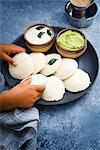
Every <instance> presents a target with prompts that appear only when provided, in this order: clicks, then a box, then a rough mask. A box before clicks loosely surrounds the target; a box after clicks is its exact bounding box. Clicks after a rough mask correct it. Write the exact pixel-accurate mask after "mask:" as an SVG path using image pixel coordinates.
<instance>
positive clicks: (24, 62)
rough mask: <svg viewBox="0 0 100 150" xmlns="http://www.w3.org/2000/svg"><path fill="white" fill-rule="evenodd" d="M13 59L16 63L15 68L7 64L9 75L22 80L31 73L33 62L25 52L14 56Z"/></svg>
mask: <svg viewBox="0 0 100 150" xmlns="http://www.w3.org/2000/svg"><path fill="white" fill-rule="evenodd" d="M13 59H14V60H15V61H16V62H17V66H13V65H11V64H9V73H10V75H11V76H12V77H13V78H15V79H24V78H26V77H27V76H29V75H30V74H32V73H33V68H34V64H33V60H32V58H31V57H30V55H28V54H26V53H25V52H22V53H19V54H16V55H15V56H14V57H13Z"/></svg>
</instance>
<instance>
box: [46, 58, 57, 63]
mask: <svg viewBox="0 0 100 150" xmlns="http://www.w3.org/2000/svg"><path fill="white" fill-rule="evenodd" d="M57 60H58V59H56V58H53V59H51V60H50V61H49V62H48V64H49V65H53V64H54V63H55V62H56V61H57Z"/></svg>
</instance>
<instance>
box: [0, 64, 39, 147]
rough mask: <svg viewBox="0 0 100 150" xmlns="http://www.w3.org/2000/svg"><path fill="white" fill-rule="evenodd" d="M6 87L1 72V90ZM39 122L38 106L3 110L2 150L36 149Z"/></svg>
mask: <svg viewBox="0 0 100 150" xmlns="http://www.w3.org/2000/svg"><path fill="white" fill-rule="evenodd" d="M0 68H1V62H0ZM4 87H5V81H4V77H3V74H2V73H1V72H0V91H3V90H4ZM38 123H39V112H38V110H37V109H36V108H29V109H14V110H11V111H7V112H1V113H0V150H36V143H37V129H38Z"/></svg>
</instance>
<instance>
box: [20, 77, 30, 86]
mask: <svg viewBox="0 0 100 150" xmlns="http://www.w3.org/2000/svg"><path fill="white" fill-rule="evenodd" d="M31 80H32V77H31V76H29V77H27V78H26V79H24V81H22V84H24V85H29V84H31Z"/></svg>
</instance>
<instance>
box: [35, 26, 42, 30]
mask: <svg viewBox="0 0 100 150" xmlns="http://www.w3.org/2000/svg"><path fill="white" fill-rule="evenodd" d="M43 28H44V27H43V26H38V27H36V28H35V29H37V30H41V29H43Z"/></svg>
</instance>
